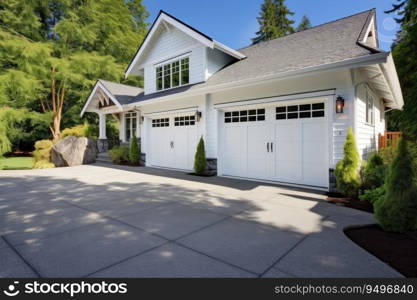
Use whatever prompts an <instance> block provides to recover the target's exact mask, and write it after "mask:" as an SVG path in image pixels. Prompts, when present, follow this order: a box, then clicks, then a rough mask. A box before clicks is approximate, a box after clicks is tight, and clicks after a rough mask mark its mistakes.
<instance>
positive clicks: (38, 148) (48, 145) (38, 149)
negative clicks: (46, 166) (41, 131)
mask: <svg viewBox="0 0 417 300" xmlns="http://www.w3.org/2000/svg"><path fill="white" fill-rule="evenodd" d="M53 145H54V143H53V142H52V141H51V140H40V141H37V142H36V143H35V151H33V157H34V158H35V161H36V162H38V161H42V160H45V161H47V162H49V161H50V159H51V149H52V146H53Z"/></svg>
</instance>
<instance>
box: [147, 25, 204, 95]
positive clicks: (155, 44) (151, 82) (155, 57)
mask: <svg viewBox="0 0 417 300" xmlns="http://www.w3.org/2000/svg"><path fill="white" fill-rule="evenodd" d="M183 55H184V57H186V56H187V57H189V58H190V84H192V83H197V82H202V81H204V80H205V76H206V52H205V46H203V45H202V44H201V43H199V42H198V41H197V40H195V39H193V38H192V37H190V36H188V35H187V34H185V33H183V32H181V31H180V30H178V29H176V28H174V27H172V26H169V29H168V30H167V29H166V28H163V27H161V28H159V29H158V32H157V34H156V35H155V36H154V38H153V40H152V41H151V44H150V45H149V47H148V48H147V50H146V53H145V56H144V59H143V61H142V63H141V64H142V65H143V66H144V77H145V78H144V89H145V94H151V93H154V92H156V65H158V64H162V63H163V62H164V61H166V62H170V60H171V59H172V60H175V57H178V56H183Z"/></svg>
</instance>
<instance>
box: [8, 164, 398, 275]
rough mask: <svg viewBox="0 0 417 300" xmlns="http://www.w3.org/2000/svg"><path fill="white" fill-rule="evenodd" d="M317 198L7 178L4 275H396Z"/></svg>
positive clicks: (128, 178)
mask: <svg viewBox="0 0 417 300" xmlns="http://www.w3.org/2000/svg"><path fill="white" fill-rule="evenodd" d="M323 198H324V196H323V195H322V194H320V193H315V192H311V191H307V190H299V189H291V188H284V187H279V186H274V185H268V184H263V183H254V182H250V181H244V180H234V179H225V178H218V177H209V178H206V177H196V176H191V175H187V174H184V173H180V172H175V171H167V170H158V169H151V168H133V167H115V166H111V165H89V166H79V167H72V168H57V169H48V170H24V171H0V235H1V239H0V253H1V255H0V276H1V277H37V276H40V277H368V276H369V277H398V276H400V274H399V273H397V272H396V271H394V270H393V269H391V268H390V267H389V266H387V265H386V264H384V263H383V262H381V261H380V260H378V259H377V258H375V257H374V256H372V255H371V254H369V253H367V252H366V251H364V250H362V248H360V247H358V246H357V245H356V244H354V243H353V242H351V241H350V240H349V239H348V238H347V237H345V235H344V234H343V231H342V230H343V228H344V227H346V226H348V225H357V224H368V223H372V222H373V219H372V216H371V215H370V214H367V213H363V212H359V211H356V210H351V209H348V208H342V207H337V206H334V205H331V204H328V203H325V202H324V201H323Z"/></svg>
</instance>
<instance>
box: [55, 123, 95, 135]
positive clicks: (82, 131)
mask: <svg viewBox="0 0 417 300" xmlns="http://www.w3.org/2000/svg"><path fill="white" fill-rule="evenodd" d="M89 127H90V125H88V123H84V124H82V125H76V126H74V127H70V128H65V129H64V130H63V131H62V132H61V136H60V138H61V139H64V138H66V137H68V136H76V137H88V134H89V133H90V129H89Z"/></svg>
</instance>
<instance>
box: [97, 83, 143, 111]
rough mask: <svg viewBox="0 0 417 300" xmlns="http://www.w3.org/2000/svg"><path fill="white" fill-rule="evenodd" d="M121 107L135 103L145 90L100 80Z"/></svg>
mask: <svg viewBox="0 0 417 300" xmlns="http://www.w3.org/2000/svg"><path fill="white" fill-rule="evenodd" d="M98 81H99V82H100V83H101V84H102V85H103V86H104V87H105V88H106V89H107V91H109V92H110V93H111V94H112V95H113V96H114V97H115V98H116V100H117V101H118V102H119V103H120V104H121V105H126V104H130V103H132V102H135V101H136V100H135V97H136V96H138V95H139V94H141V93H143V89H141V88H139V87H135V86H131V85H126V84H121V83H116V82H111V81H107V80H103V79H99V80H98Z"/></svg>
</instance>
